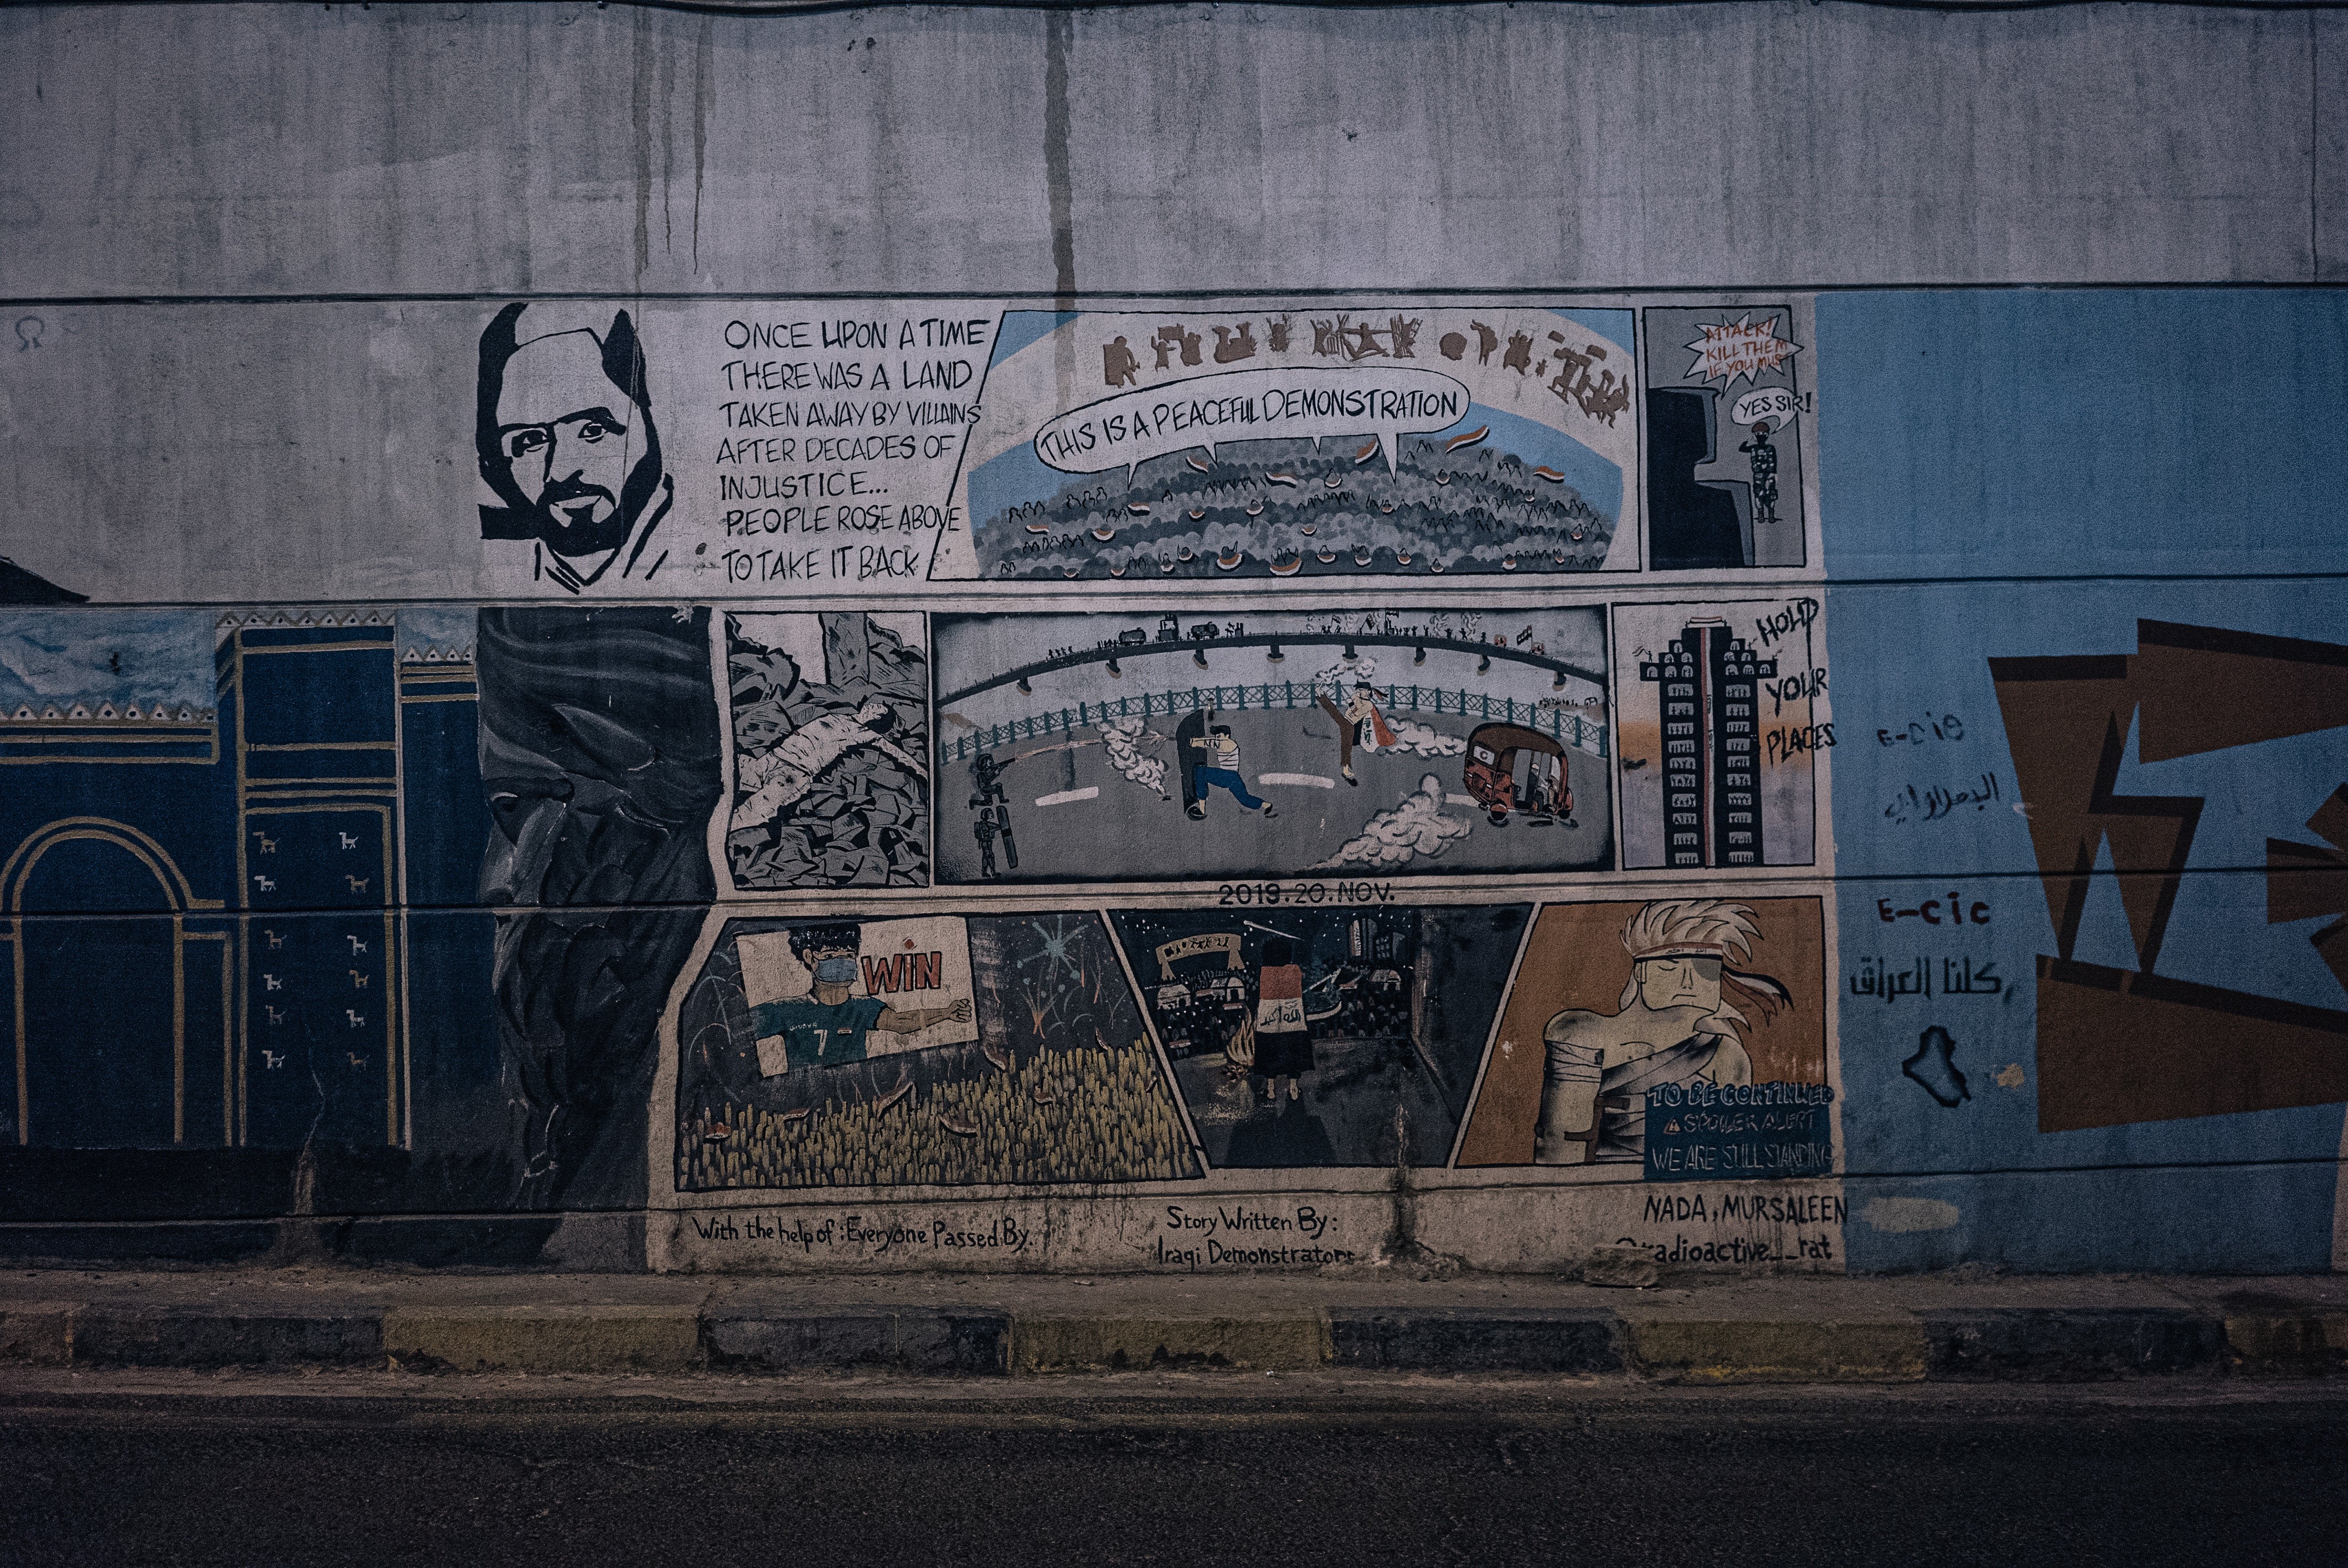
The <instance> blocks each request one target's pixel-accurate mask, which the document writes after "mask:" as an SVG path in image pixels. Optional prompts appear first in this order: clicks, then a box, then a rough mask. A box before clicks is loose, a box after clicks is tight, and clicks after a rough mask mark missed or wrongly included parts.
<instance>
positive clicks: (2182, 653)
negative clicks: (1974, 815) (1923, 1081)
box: [1989, 620, 2348, 1132]
mask: <svg viewBox="0 0 2348 1568" xmlns="http://www.w3.org/2000/svg"><path fill="white" fill-rule="evenodd" d="M1989 665H1990V678H1991V680H1992V682H1993V684H1994V685H1995V687H1996V690H1997V700H1998V707H1999V710H2000V712H2001V713H2002V715H2003V718H2004V721H2005V729H2006V735H2007V739H2008V742H2009V743H2010V744H2011V746H2012V749H2013V766H2014V774H2015V784H2016V785H2017V786H2018V791H2019V794H2020V795H2021V797H2022V799H2023V800H2024V802H2025V803H2027V804H2028V816H2029V821H2030V836H2031V845H2032V849H2033V852H2034V856H2035V858H2036V860H2037V863H2038V872H2039V877H2040V881H2041V883H2042V885H2043V886H2044V888H2045V891H2046V907H2047V913H2048V915H2049V917H2051V918H2052V920H2053V922H2054V926H2055V955H2054V956H2052V957H2046V956H2042V957H2041V958H2040V959H2039V997H2038V1074H2039V1098H2038V1125H2039V1130H2040V1131H2041V1132H2061V1131H2066V1130H2071V1129H2075V1128H2082V1127H2110V1126H2120V1125H2125V1124H2127V1123H2130V1122H2157V1121H2167V1120H2170V1119H2173V1118H2177V1117H2187V1116H2219V1115H2227V1114H2231V1113H2234V1112H2243V1111H2263V1110H2273V1109H2278V1108H2281V1107H2283V1106H2290V1105H2321V1104H2327V1103H2330V1102H2333V1101H2336V1100H2342V1099H2348V1012H2342V1011H2336V1010H2334V1009H2328V1008H2316V1007H2308V1006H2305V1005H2303V1004H2301V1003H2296V1002H2287V1001H2282V1000H2280V999H2275V998H2271V997H2263V996H2259V995H2256V994H2254V993H2251V992H2248V991H2235V990H2229V989H2224V988H2221V987H2216V986H2203V985H2195V984H2191V983H2189V982H2186V981H2181V980H2174V979H2167V978H2164V977H2160V976H2157V975H2155V974H2154V973H2153V972H2152V971H2153V966H2154V964H2155V962H2156V961H2157V958H2159V955H2160V948H2161V942H2162V940H2163V938H2164V937H2165V936H2166V934H2167V931H2168V918H2169V916H2170V914H2171V912H2172V911H2173V910H2174V909H2175V907H2176V904H2177V894H2178V888H2179V887H2180V886H2182V884H2183V879H2184V872H2185V865H2186V859H2187V856H2188V854H2189V853H2190V851H2191V849H2192V845H2193V834H2194V830H2195V828H2196V827H2197V826H2198V825H2199V822H2200V815H2201V804H2202V803H2201V801H2200V799H2199V797H2198V796H2191V795H2123V794H2117V793H2116V790H2115V786H2116V784H2117V782H2118V778H2119V765H2120V762H2121V760H2122V759H2123V757H2124V756H2125V755H2126V753H2127V739H2128V734H2129V732H2130V731H2131V729H2133V730H2134V731H2135V733H2136V741H2137V757H2138V759H2139V760H2140V761H2142V762H2146V763H2154V762H2165V761H2168V760H2170V759H2173V758H2177V757H2186V756H2195V755H2199V754H2200V753H2206V752H2214V751H2220V750H2223V749H2225V748H2228V747H2230V746H2241V745H2250V744H2254V743H2259V742H2261V741H2273V740H2283V739H2287V738H2289V737H2291V736H2293V735H2304V734H2312V733H2315V732H2317V731H2320V730H2326V729H2331V728H2333V727H2335V726H2338V725H2342V724H2348V648H2343V647H2341V646H2338V645H2336V644H2333V643H2328V642H2312V641H2304V640H2302V639H2299V638H2290V637H2270V636H2266V635H2264V634H2261V633H2257V632H2247V631H2233V630H2226V629H2224V628H2219V627H2208V626H2188V625H2183V624H2180V623H2178V622H2175V621H2163V620H2139V621H2137V651H2136V653H2135V654H2134V655H2127V654H2103V655H2089V656H2084V657H2065V658H2028V659H1993V660H1991V661H1989ZM2309 826H2310V827H2311V828H2313V829H2314V830H2315V831H2316V832H2317V833H2318V834H2319V835H2321V836H2322V837H2323V838H2324V839H2325V840H2326V841H2327V842H2328V843H2330V844H2331V845H2333V849H2332V850H2331V851H2329V852H2327V851H2325V850H2322V849H2319V848H2316V847H2313V846H2311V845H2299V844H2293V843H2291V842H2290V841H2288V840H2282V839H2271V840H2269V841H2268V845H2267V858H2268V919H2269V920H2270V921H2271V922H2273V921H2281V920H2286V919H2307V918H2311V917H2314V916H2317V915H2324V914H2348V897H2343V893H2342V889H2343V886H2348V882H2344V881H2343V879H2342V878H2341V876H2340V872H2341V868H2342V866H2343V865H2348V790H2343V791H2342V792H2335V793H2334V794H2333V798H2332V800H2331V801H2328V802H2326V803H2325V804H2324V806H2323V807H2322V809H2320V810H2319V811H2318V812H2317V813H2316V815H2315V816H2314V817H2313V818H2312V819H2311V821H2310V823H2309ZM2105 845H2109V846H2110V851H2111V859H2112V867H2113V869H2114V870H2115V871H2116V872H2117V873H2118V875H2117V876H2116V882H2117V884H2118V892H2119V897H2120V905H2121V907H2122V908H2123V909H2124V910H2126V912H2127V922H2128V931H2129V934H2130V936H2131V937H2132V938H2134V940H2135V944H2136V951H2137V968H2136V969H2135V970H2133V971H2131V970H2127V969H2116V968H2108V967H2106V966H2104V965H2100V964H2087V963H2081V962H2078V961H2076V960H2075V959H2074V958H2072V951H2073V949H2074V948H2075V946H2076V944H2077V941H2078V937H2079V927H2080V923H2081V920H2082V918H2083V917H2084V916H2085V912H2086V903H2087V894H2088V890H2089V888H2090V886H2092V884H2093V881H2094V877H2095V874H2096V856H2097V852H2098V851H2099V850H2100V849H2102V848H2103V847H2104V846H2105ZM2313 940H2314V942H2315V946H2316V949H2317V951H2318V952H2320V953H2322V955H2323V958H2324V961H2325V962H2326V963H2327V964H2329V965H2330V966H2331V967H2332V969H2333V973H2334V974H2335V975H2339V976H2340V977H2341V979H2342V983H2343V985H2348V919H2343V920H2340V921H2337V922H2334V923H2333V925H2332V926H2330V927H2326V928H2325V929H2324V930H2322V931H2320V932H2318V933H2317V934H2316V936H2315V938H2313Z"/></svg>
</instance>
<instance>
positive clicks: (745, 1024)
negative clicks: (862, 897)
mask: <svg viewBox="0 0 2348 1568" xmlns="http://www.w3.org/2000/svg"><path fill="white" fill-rule="evenodd" d="M677 1033H678V1037H679V1040H680V1041H681V1054H680V1057H679V1061H678V1069H677V1098H676V1105H677V1130H676V1162H677V1175H676V1181H677V1185H678V1187H679V1189H680V1190H685V1191H694V1192H708V1191H716V1190H724V1189H739V1188H773V1187H811V1186H846V1187H876V1186H877V1187H885V1186H899V1185H918V1186H941V1185H964V1184H972V1183H988V1184H995V1183H1045V1182H1141V1181H1165V1180H1169V1179H1172V1178H1176V1177H1181V1176H1192V1175H1196V1174H1198V1172H1199V1165H1198V1159H1197V1155H1196V1153H1195V1152H1194V1151H1193V1148H1192V1145H1191V1140H1190V1136H1189V1131H1188V1129H1187V1128H1186V1127H1185V1125H1184V1122H1183V1118H1182V1115H1181V1112H1179V1110H1178V1109H1177V1107H1176V1105H1175V1102H1174V1099H1173V1096H1172V1094H1171V1093H1170V1092H1169V1090H1168V1086H1167V1082H1166V1076H1165V1071H1164V1069H1163V1064H1162V1062H1161V1061H1160V1060H1159V1055H1158V1052H1157V1051H1156V1050H1155V1049H1153V1048H1152V1046H1151V1045H1150V1042H1149V1040H1148V1035H1147V1032H1146V1030H1145V1029H1144V1027H1143V1024H1142V1019H1141V1013H1140V1011H1139V1009H1138V1008H1137V1007H1136V1006H1135V1004H1134V999H1133V992H1132V989H1131V988H1130V987H1129V986H1128V984H1127V983H1126V979H1125V976H1124V973H1123V971H1122V969H1121V968H1120V967H1119V965H1118V962H1117V956H1116V954H1115V953H1114V951H1113V950H1112V949H1111V948H1110V946H1109V942H1108V938H1107V936H1106V934H1105V933H1104V932H1103V931H1102V929H1101V923H1100V917H1098V916H1097V915H1096V914H1092V913H1090V912H1085V913H1075V914H1054V915H1049V916H1018V917H994V918H986V917H964V916H954V915H925V916H918V917H911V918H904V919H891V920H867V921H853V920H839V919H829V918H825V919H818V920H799V921H789V920H775V919H766V918H741V919H733V920H729V921H727V922H726V926H725V927H724V930H723V932H722V933H721V935H720V937H719V939H718V943H717V946H716V949H715V950H714V951H713V952H712V953H711V954H710V956H709V958H708V959H707V961H706V962H705V963H704V964H703V966H702V968H701V969H700V972H699V974H698V975H697V976H696V977H695V979H694V982H693V989H691V990H690V991H689V992H688V993H687V994H686V996H685V1002H684V1006H683V1009H682V1010H681V1012H680V1014H679V1016H678V1022H677Z"/></svg>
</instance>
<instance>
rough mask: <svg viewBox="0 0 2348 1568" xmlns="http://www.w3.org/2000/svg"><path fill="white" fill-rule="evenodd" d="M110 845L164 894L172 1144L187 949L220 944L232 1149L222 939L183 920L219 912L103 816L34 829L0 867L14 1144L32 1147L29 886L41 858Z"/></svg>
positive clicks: (229, 1128)
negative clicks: (10, 1005)
mask: <svg viewBox="0 0 2348 1568" xmlns="http://www.w3.org/2000/svg"><path fill="white" fill-rule="evenodd" d="M73 843H98V844H110V845H114V846H115V847H116V848H118V849H120V850H122V851H124V852H125V853H126V854H128V855H129V856H131V857H132V858H134V859H136V860H137V861H138V862H139V864H140V865H141V866H145V867H146V868H147V870H148V872H149V875H151V876H153V877H154V878H155V882H156V886H159V887H160V888H161V889H162V891H163V897H164V901H165V902H166V903H167V904H168V905H169V906H170V916H171V1141H172V1142H173V1143H181V1142H184V1141H185V1139H186V1136H187V1098H188V1097H187V1082H188V1016H187V1015H188V1005H187V945H188V944H189V943H190V942H191V941H214V942H218V943H220V944H221V1078H222V1096H223V1112H222V1125H221V1142H222V1143H233V1142H234V1141H235V1128H234V1124H233V1122H232V1121H231V1120H230V1119H229V1117H228V1113H227V1111H226V1093H227V1083H228V1074H229V1071H230V1066H231V1058H232V1054H233V1040H232V1034H231V1030H230V1005H229V998H230V996H231V994H232V985H233V979H232V951H231V949H232V946H233V944H232V942H231V940H230V938H229V936H228V933H226V932H224V931H220V932H207V931H196V932H191V931H189V930H188V929H187V928H186V923H185V919H184V917H185V916H187V915H188V914H191V913H201V912H203V911H207V910H214V909H220V908H221V907H222V901H221V899H218V898H199V897H196V896H195V889H194V888H193V887H192V886H190V885H189V882H188V878H187V874H186V873H185V872H182V871H181V870H180V866H179V862H178V861H176V860H174V859H172V858H171V853H170V851H169V850H167V849H165V848H164V847H163V846H162V845H160V844H158V843H157V842H156V841H155V840H154V838H153V837H151V836H150V835H147V834H145V833H141V832H140V831H139V829H137V828H135V827H133V826H131V825H129V823H126V822H117V821H114V820H113V819H112V818H110V817H103V816H68V817H60V818H59V819H58V820H57V821H56V822H52V823H49V824H47V825H45V826H42V827H39V828H36V829H35V830H34V831H33V832H31V833H30V834H27V835H26V836H25V839H24V841H23V842H22V843H20V844H18V845H16V847H15V850H14V851H13V852H12V853H11V854H10V855H9V856H8V858H7V860H6V861H5V862H0V907H5V910H6V911H7V913H8V915H9V916H10V917H11V918H10V919H9V920H8V923H7V929H6V930H5V931H0V942H5V943H6V944H7V945H8V946H9V947H10V948H12V949H14V950H13V951H12V952H11V953H10V955H9V964H8V968H9V972H10V976H11V979H12V987H11V989H13V990H14V992H15V997H14V1002H15V1006H14V1009H13V1022H14V1026H15V1057H16V1142H17V1143H18V1144H19V1145H26V1144H29V1143H31V1142H32V1140H33V1119H32V1110H33V1107H32V1074H31V1043H32V1042H31V1040H30V1039H29V1037H28V1032H27V1027H26V1006H25V943H24V901H25V886H26V883H28V882H29V881H31V880H32V876H33V872H34V870H35V869H36V867H37V866H39V865H40V863H41V858H42V856H46V854H48V852H49V851H50V850H52V849H54V848H56V847H57V845H60V844H73Z"/></svg>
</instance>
